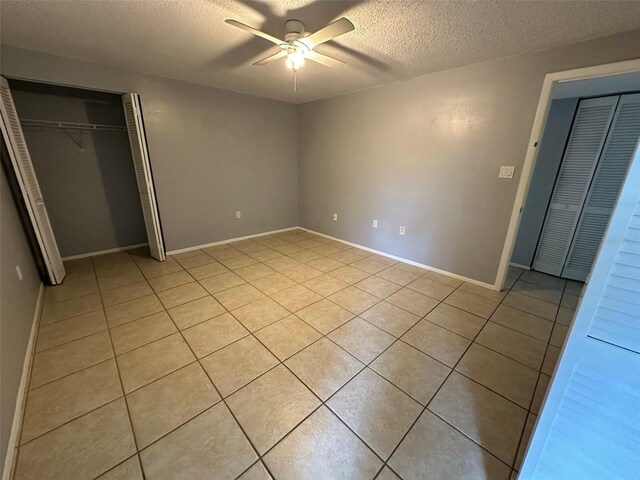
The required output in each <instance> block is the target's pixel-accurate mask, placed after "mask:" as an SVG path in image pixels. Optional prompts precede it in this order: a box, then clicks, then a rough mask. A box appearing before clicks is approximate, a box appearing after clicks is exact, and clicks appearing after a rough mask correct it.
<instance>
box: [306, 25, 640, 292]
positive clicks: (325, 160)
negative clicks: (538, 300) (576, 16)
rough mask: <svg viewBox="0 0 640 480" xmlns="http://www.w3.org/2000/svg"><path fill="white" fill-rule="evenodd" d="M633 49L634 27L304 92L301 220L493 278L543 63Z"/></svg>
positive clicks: (637, 45)
mask: <svg viewBox="0 0 640 480" xmlns="http://www.w3.org/2000/svg"><path fill="white" fill-rule="evenodd" d="M636 57H640V30H634V31H632V32H627V33H624V34H619V35H615V36H611V37H606V38H602V39H598V40H594V41H590V42H583V43H580V44H575V45H570V46H565V47H561V48H556V49H552V50H546V51H543V52H537V53H533V54H528V55H523V56H519V57H513V58H508V59H503V60H498V61H492V62H486V63H482V64H477V65H470V66H465V67H461V68H457V69H452V70H447V71H443V72H439V73H434V74H429V75H424V76H421V77H417V78H413V79H410V80H407V81H402V82H396V83H393V84H390V85H387V86H382V87H379V88H372V89H369V90H365V91H362V92H356V93H352V94H349V95H345V96H341V97H336V98H331V99H327V100H320V101H317V102H312V103H308V104H304V105H302V106H300V107H299V110H298V116H299V144H298V145H299V169H300V175H299V188H300V223H301V225H302V226H304V227H308V228H311V229H313V230H317V231H320V232H323V233H326V234H329V235H333V236H336V237H339V238H342V239H345V240H349V241H353V242H356V243H359V244H362V245H366V246H368V247H372V248H376V249H379V250H383V251H385V252H388V253H391V254H395V255H399V256H402V257H405V258H408V259H411V260H414V261H417V262H420V263H424V264H427V265H430V266H432V267H436V268H440V269H443V270H446V271H449V272H453V273H456V274H459V275H464V276H467V277H470V278H473V279H476V280H480V281H484V282H487V283H494V282H495V280H496V274H497V270H498V264H499V261H500V256H501V252H502V249H503V245H504V241H505V236H506V232H507V227H508V223H509V219H510V215H511V210H512V207H513V201H514V198H515V194H516V190H517V186H518V181H519V178H520V173H521V167H522V164H523V161H524V157H525V152H526V148H527V143H528V140H529V136H530V134H531V128H532V125H533V119H534V116H535V111H536V107H537V103H538V99H539V97H540V90H541V87H542V83H543V80H544V75H545V74H546V73H549V72H556V71H562V70H568V69H572V68H578V67H584V66H589V65H596V64H602V63H608V62H615V61H619V60H628V59H631V58H636ZM500 165H515V166H516V175H515V177H514V179H513V180H504V179H498V171H499V168H500ZM334 212H336V213H338V214H339V221H338V222H333V220H332V214H333V213H334ZM374 218H376V219H378V221H379V227H378V229H377V230H374V229H372V228H371V220H372V219H374ZM401 225H404V226H406V228H407V233H406V235H405V236H399V235H398V228H399V226H401Z"/></svg>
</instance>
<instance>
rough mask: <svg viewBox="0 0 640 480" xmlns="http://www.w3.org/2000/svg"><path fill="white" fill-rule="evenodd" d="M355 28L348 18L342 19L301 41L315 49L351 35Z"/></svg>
mask: <svg viewBox="0 0 640 480" xmlns="http://www.w3.org/2000/svg"><path fill="white" fill-rule="evenodd" d="M354 29H355V27H354V26H353V23H351V22H350V21H349V20H347V19H346V18H344V17H342V18H340V19H338V20H336V21H335V22H333V23H330V24H329V25H327V26H326V27H324V28H322V29H320V30H318V31H317V32H316V33H312V34H311V35H309V36H308V37H304V38H301V39H300V40H299V41H300V42H302V43H304V44H305V45H307V46H308V47H309V48H314V47H315V46H316V45H320V44H321V43H324V42H328V41H329V40H332V39H334V38H336V37H339V36H340V35H344V34H345V33H349V32H350V31H352V30H354Z"/></svg>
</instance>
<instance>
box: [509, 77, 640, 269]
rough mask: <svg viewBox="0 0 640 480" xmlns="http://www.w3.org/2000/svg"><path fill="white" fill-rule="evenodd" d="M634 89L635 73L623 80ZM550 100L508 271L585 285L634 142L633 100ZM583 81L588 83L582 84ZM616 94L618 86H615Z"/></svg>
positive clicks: (638, 104) (638, 105) (573, 94)
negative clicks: (518, 269)
mask: <svg viewBox="0 0 640 480" xmlns="http://www.w3.org/2000/svg"><path fill="white" fill-rule="evenodd" d="M625 78H626V79H627V88H628V89H629V90H633V89H637V88H638V85H640V74H629V75H627V76H626V77H625ZM583 82H585V81H582V82H575V83H574V85H573V86H572V87H573V88H567V87H566V88H565V89H564V91H565V95H570V96H569V97H566V98H554V99H553V101H552V103H551V107H550V110H549V115H548V121H547V126H546V128H545V132H544V134H543V136H542V140H541V142H540V150H539V154H538V161H537V162H536V166H535V169H534V172H533V177H532V181H531V188H530V189H529V194H528V196H527V200H526V203H525V206H524V210H523V213H522V222H521V228H520V230H519V231H518V236H517V239H516V243H515V247H514V251H513V256H512V258H511V262H512V265H513V264H515V265H516V266H519V267H521V268H525V269H527V270H529V269H531V270H535V271H538V272H543V273H547V274H550V275H553V276H557V277H561V278H565V279H570V280H577V281H581V282H584V281H585V280H586V279H587V277H588V275H589V272H590V271H591V267H592V265H593V261H594V260H595V257H596V254H597V252H598V247H599V246H600V243H601V241H602V238H603V235H604V231H605V229H606V227H607V224H608V221H609V218H610V216H611V212H612V209H613V207H614V205H615V202H616V199H617V197H618V194H619V192H620V189H621V187H622V183H623V181H624V178H625V176H626V172H627V169H628V167H629V163H630V161H631V157H632V155H633V150H634V148H635V144H636V140H637V138H638V136H640V94H638V93H620V94H610V92H609V91H610V90H611V88H612V86H609V85H603V86H601V87H599V88H598V89H591V91H597V90H599V91H600V93H604V95H603V96H599V97H589V98H584V97H582V98H581V97H578V96H577V95H579V94H580V92H584V91H585V87H584V85H583ZM586 82H588V81H586ZM613 88H623V85H622V84H621V82H617V85H616V87H613Z"/></svg>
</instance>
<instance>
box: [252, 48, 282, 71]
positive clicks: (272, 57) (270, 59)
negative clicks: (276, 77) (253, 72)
mask: <svg viewBox="0 0 640 480" xmlns="http://www.w3.org/2000/svg"><path fill="white" fill-rule="evenodd" d="M286 56H287V51H286V50H280V51H279V52H276V53H274V54H273V55H269V56H268V57H266V58H263V59H262V60H258V61H257V62H256V63H254V65H256V66H258V67H261V66H263V65H267V64H269V63H271V62H275V61H276V60H279V59H281V58H284V57H286Z"/></svg>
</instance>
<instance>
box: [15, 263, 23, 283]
mask: <svg viewBox="0 0 640 480" xmlns="http://www.w3.org/2000/svg"><path fill="white" fill-rule="evenodd" d="M16 273H17V274H18V278H19V279H20V280H22V269H21V268H20V265H16Z"/></svg>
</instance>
